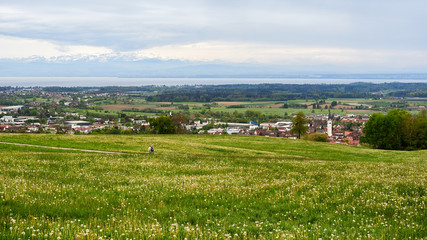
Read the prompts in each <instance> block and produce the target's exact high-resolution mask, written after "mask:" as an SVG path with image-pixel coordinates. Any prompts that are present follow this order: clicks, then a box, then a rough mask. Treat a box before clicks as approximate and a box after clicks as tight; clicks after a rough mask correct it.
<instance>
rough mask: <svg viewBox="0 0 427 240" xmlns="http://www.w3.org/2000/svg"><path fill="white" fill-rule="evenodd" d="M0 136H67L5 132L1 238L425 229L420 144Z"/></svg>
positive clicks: (272, 235) (307, 235) (403, 235)
mask: <svg viewBox="0 0 427 240" xmlns="http://www.w3.org/2000/svg"><path fill="white" fill-rule="evenodd" d="M0 141H1V142H14V143H26V144H32V145H42V146H52V147H64V148H69V149H51V148H41V147H36V146H22V145H9V144H4V143H0V239H148V238H150V239H151V238H158V239H175V238H176V239H185V238H187V239H196V238H197V239H225V238H228V239H254V238H256V239H260V238H261V239H262V238H264V239H320V238H322V239H425V238H426V237H427V229H426V227H427V210H426V203H427V195H426V191H427V157H426V156H427V151H412V152H403V151H384V150H374V149H369V148H366V147H355V146H342V145H334V144H328V143H316V142H307V141H302V140H301V141H300V140H288V139H281V138H268V137H253V136H195V135H138V136H132V135H131V136H123V135H86V136H84V135H78V136H69V135H42V134H40V135H37V134H32V135H19V134H0ZM149 144H154V147H155V154H154V155H148V154H147V153H146V152H147V148H148V146H149ZM77 149H93V150H104V151H110V152H120V153H121V154H111V153H92V152H81V151H79V150H77Z"/></svg>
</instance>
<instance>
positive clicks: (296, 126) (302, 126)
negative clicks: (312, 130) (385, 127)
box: [291, 112, 308, 138]
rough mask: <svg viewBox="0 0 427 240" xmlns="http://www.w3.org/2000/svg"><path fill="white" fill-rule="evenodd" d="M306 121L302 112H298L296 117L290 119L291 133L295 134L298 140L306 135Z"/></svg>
mask: <svg viewBox="0 0 427 240" xmlns="http://www.w3.org/2000/svg"><path fill="white" fill-rule="evenodd" d="M307 123H308V119H307V118H306V117H305V114H304V113H303V112H298V113H297V115H296V116H295V117H294V118H293V119H292V129H291V133H292V134H294V133H296V134H297V136H298V138H301V136H304V135H305V134H307V130H308V126H307Z"/></svg>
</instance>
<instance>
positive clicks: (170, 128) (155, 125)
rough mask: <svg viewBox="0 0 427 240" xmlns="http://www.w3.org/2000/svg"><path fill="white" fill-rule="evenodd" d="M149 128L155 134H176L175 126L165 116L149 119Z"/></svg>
mask: <svg viewBox="0 0 427 240" xmlns="http://www.w3.org/2000/svg"><path fill="white" fill-rule="evenodd" d="M149 122H150V128H151V129H153V130H154V131H155V132H156V133H157V134H173V133H176V127H175V124H173V122H172V119H171V118H170V117H167V116H160V117H157V118H151V119H150V120H149Z"/></svg>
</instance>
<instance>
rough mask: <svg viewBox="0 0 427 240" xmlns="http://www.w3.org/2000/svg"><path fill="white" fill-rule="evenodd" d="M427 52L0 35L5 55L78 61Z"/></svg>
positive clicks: (336, 57) (391, 59)
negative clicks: (111, 43) (129, 45)
mask: <svg viewBox="0 0 427 240" xmlns="http://www.w3.org/2000/svg"><path fill="white" fill-rule="evenodd" d="M425 56H427V53H426V52H423V51H399V50H394V51H386V50H373V49H352V48H332V47H307V46H298V45H292V46H291V45H279V44H261V43H250V42H220V41H208V42H197V43H192V44H174V45H164V46H157V47H151V48H146V49H140V50H135V51H114V50H112V49H110V48H107V47H98V46H88V45H67V44H61V43H57V42H50V41H45V40H36V39H26V38H18V37H8V36H3V35H0V59H25V60H31V59H33V60H34V59H40V58H43V59H46V60H47V61H73V60H78V59H82V58H86V59H90V60H95V61H101V62H103V61H109V60H111V59H122V60H125V61H137V60H141V59H161V60H171V59H176V60H183V61H196V62H218V61H219V62H225V63H226V62H229V63H262V64H272V65H283V66H321V65H335V66H362V65H365V66H366V65H375V66H388V67H397V68H404V67H409V66H424V67H427V58H426V57H425Z"/></svg>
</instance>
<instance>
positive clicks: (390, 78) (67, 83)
mask: <svg viewBox="0 0 427 240" xmlns="http://www.w3.org/2000/svg"><path fill="white" fill-rule="evenodd" d="M349 76H353V75H349ZM399 76H401V77H400V78H399ZM410 76H411V75H410ZM341 77H342V78H334V77H301V78H298V77H293V78H238V77H216V78H213V77H212V78H203V77H200V78H197V77H183V78H179V77H178V78H154V77H153V78H120V77H0V86H2V87H9V86H12V87H50V86H59V87H106V86H147V85H166V86H181V85H222V84H225V85H228V84H262V83H272V84H273V83H281V84H351V83H356V82H364V83H391V82H402V83H427V75H420V76H418V75H415V76H413V75H412V76H411V77H408V76H406V77H405V75H386V77H384V78H379V77H378V78H363V77H361V78H345V77H344V76H341Z"/></svg>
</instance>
